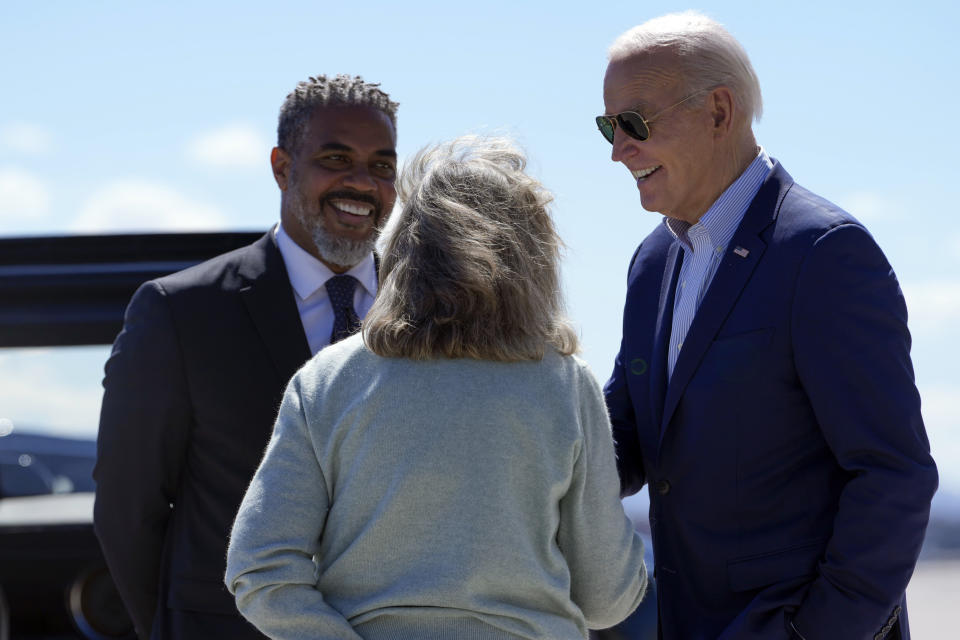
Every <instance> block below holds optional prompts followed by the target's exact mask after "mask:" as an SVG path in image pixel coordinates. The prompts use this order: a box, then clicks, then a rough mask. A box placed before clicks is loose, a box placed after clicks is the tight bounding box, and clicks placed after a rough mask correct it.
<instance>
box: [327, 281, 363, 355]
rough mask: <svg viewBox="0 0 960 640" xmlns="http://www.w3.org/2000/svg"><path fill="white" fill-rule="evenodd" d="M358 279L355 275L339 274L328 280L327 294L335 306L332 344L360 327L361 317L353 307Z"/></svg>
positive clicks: (331, 303)
mask: <svg viewBox="0 0 960 640" xmlns="http://www.w3.org/2000/svg"><path fill="white" fill-rule="evenodd" d="M357 284H359V283H358V282H357V279H356V278H354V277H353V276H348V275H339V276H333V277H332V278H330V279H329V280H327V283H326V287H327V295H328V296H329V297H330V306H331V307H333V331H332V332H331V333H330V344H333V343H334V342H338V341H340V340H343V339H344V338H346V337H348V336H350V335H352V334H354V333H356V332H357V331H358V330H359V329H360V319H359V318H358V317H357V312H356V311H355V310H354V308H353V292H354V290H356V288H357Z"/></svg>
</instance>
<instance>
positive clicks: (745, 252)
mask: <svg viewBox="0 0 960 640" xmlns="http://www.w3.org/2000/svg"><path fill="white" fill-rule="evenodd" d="M733 252H734V253H735V254H737V255H738V256H740V257H741V258H746V257H747V256H748V255H750V251H749V249H744V248H743V247H740V246H738V247H737V248H736V249H734V250H733Z"/></svg>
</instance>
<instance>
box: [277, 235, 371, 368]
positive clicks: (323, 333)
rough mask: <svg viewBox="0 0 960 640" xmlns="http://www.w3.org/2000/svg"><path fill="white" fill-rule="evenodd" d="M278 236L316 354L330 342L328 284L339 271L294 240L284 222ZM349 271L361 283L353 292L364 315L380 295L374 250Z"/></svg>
mask: <svg viewBox="0 0 960 640" xmlns="http://www.w3.org/2000/svg"><path fill="white" fill-rule="evenodd" d="M274 236H275V237H276V239H277V247H278V248H279V249H280V255H281V256H283V263H284V264H285V265H286V267H287V276H288V277H289V278H290V285H291V286H292V287H293V294H294V298H296V301H297V311H299V312H300V322H301V323H302V324H303V332H304V333H305V334H306V336H307V344H309V345H310V353H312V354H316V353H317V352H318V351H320V349H323V348H324V347H325V346H327V345H328V344H330V334H331V333H332V332H333V306H332V305H331V304H330V297H329V296H328V295H327V288H326V286H324V285H326V283H327V280H329V279H330V278H332V277H333V276H335V275H337V274H336V273H334V272H333V271H331V270H330V267H328V266H327V265H325V264H323V263H322V262H320V261H319V260H317V259H316V258H314V257H313V256H312V255H310V254H309V253H307V252H306V251H304V250H303V249H302V248H301V247H300V245H298V244H297V243H296V242H294V241H293V239H292V238H291V237H290V236H289V235H287V232H286V231H285V230H284V229H283V225H282V224H278V225H277V226H276V228H275V229H274ZM346 275H351V276H353V277H354V278H356V279H357V281H358V282H359V283H360V286H358V287H357V288H356V290H355V291H354V293H353V309H354V311H356V312H357V317H358V318H360V319H363V317H364V316H365V315H367V311H369V310H370V307H371V306H373V299H374V297H375V296H376V295H377V269H376V266H375V263H374V260H373V253H370V254H369V255H368V256H367V257H366V258H364V259H363V260H361V261H360V263H359V264H356V265H354V267H353V268H352V269H350V270H349V271H347V272H346Z"/></svg>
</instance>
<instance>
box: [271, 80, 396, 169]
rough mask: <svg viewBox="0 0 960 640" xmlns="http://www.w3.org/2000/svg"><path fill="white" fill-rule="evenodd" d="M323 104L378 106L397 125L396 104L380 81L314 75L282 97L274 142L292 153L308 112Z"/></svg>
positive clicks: (298, 140)
mask: <svg viewBox="0 0 960 640" xmlns="http://www.w3.org/2000/svg"><path fill="white" fill-rule="evenodd" d="M326 106H350V107H361V106H362V107H372V108H374V109H379V110H380V111H382V112H383V113H385V114H386V115H387V117H388V118H390V124H392V125H393V129H394V131H396V129H397V107H398V106H399V105H398V104H397V103H396V102H393V101H391V100H390V96H389V95H387V94H386V93H384V92H383V91H381V89H380V85H379V84H377V83H372V82H364V80H363V78H361V77H360V76H348V75H344V74H339V75H337V76H335V77H333V78H328V77H327V76H317V77H315V78H310V79H309V80H305V81H303V82H299V83H297V87H296V88H295V89H294V90H293V91H291V92H290V93H289V94H288V95H287V97H286V99H285V100H284V101H283V105H282V106H281V107H280V120H279V122H278V124H277V146H278V147H280V148H281V149H283V150H284V151H286V152H287V153H289V154H291V155H292V154H295V153H296V152H297V151H298V150H299V148H300V143H301V141H302V140H303V132H304V129H305V128H306V126H307V121H308V120H310V116H312V115H313V112H314V111H315V110H316V109H317V108H318V107H326Z"/></svg>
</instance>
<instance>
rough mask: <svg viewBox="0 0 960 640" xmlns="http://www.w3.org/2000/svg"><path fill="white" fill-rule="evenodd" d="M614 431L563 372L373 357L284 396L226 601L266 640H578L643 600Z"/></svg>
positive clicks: (240, 523) (335, 351)
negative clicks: (233, 601)
mask: <svg viewBox="0 0 960 640" xmlns="http://www.w3.org/2000/svg"><path fill="white" fill-rule="evenodd" d="M619 488H620V483H619V480H618V478H617V473H616V464H615V460H614V453H613V444H612V440H611V434H610V422H609V419H608V417H607V412H606V408H605V406H604V404H603V398H602V395H601V392H600V389H599V386H598V385H597V382H596V379H595V378H594V377H593V375H592V374H591V373H590V371H589V369H588V368H587V366H586V365H585V364H584V363H583V361H581V360H580V359H578V358H576V357H574V356H567V357H564V356H560V355H559V354H557V353H555V352H550V353H548V354H547V355H546V356H545V357H544V358H543V359H542V360H541V361H539V362H522V363H502V362H489V361H481V360H472V359H436V360H428V361H414V360H408V359H403V358H382V357H380V356H377V355H375V354H373V353H372V352H371V351H369V350H368V349H367V348H366V347H365V345H364V344H363V341H362V339H361V338H360V336H359V335H358V336H354V337H352V338H350V339H347V340H344V341H343V342H340V343H338V344H335V345H332V346H331V347H328V348H326V349H324V350H323V351H321V352H320V353H318V354H317V355H316V356H315V357H314V358H313V359H312V360H311V361H310V362H308V363H307V364H306V365H305V366H304V367H303V368H302V369H301V370H300V371H299V372H298V373H297V374H296V375H295V376H294V377H293V379H292V380H291V382H290V385H289V386H288V388H287V392H286V396H285V398H284V400H283V404H282V406H281V407H280V415H279V417H278V419H277V424H276V427H275V430H274V434H273V438H272V440H271V441H270V444H269V446H268V447H267V451H266V454H265V456H264V458H263V461H262V462H261V464H260V468H259V469H258V470H257V473H256V475H255V476H254V478H253V481H252V482H251V484H250V487H249V488H248V490H247V494H246V496H245V497H244V499H243V503H242V505H241V507H240V512H239V513H238V515H237V519H236V522H235V523H234V526H233V532H232V535H231V541H230V548H229V551H228V554H227V574H226V584H227V587H228V588H229V589H230V591H231V592H232V593H233V594H234V595H235V596H236V600H237V606H238V608H239V609H240V611H241V613H243V615H244V616H245V617H246V618H247V619H249V620H250V621H251V622H253V624H254V625H256V626H257V628H258V629H260V630H261V631H262V632H263V633H265V634H267V635H269V636H270V637H272V638H291V639H292V638H310V639H314V638H324V639H340V638H343V639H347V638H350V639H354V640H355V639H357V638H364V639H366V640H380V639H388V638H389V639H397V638H416V639H418V640H428V639H433V638H437V639H440V638H444V639H448V638H457V639H471V638H477V639H479V638H483V639H491V640H492V639H499V638H509V639H516V638H544V639H547V638H548V639H550V640H565V639H568V638H570V639H572V638H584V637H585V636H586V628H587V627H608V626H611V625H613V624H616V623H617V622H619V621H620V620H622V619H623V618H625V617H626V616H627V615H629V614H630V612H632V611H633V609H634V608H635V607H636V606H637V604H638V603H639V602H640V599H641V597H642V596H643V593H644V589H645V586H646V570H645V568H644V566H643V543H642V542H641V539H640V537H639V536H638V535H637V534H636V533H635V532H634V530H633V527H632V526H631V523H630V521H629V519H628V518H627V517H626V515H625V514H624V512H623V508H622V506H621V504H620V500H619V498H618V494H619Z"/></svg>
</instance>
